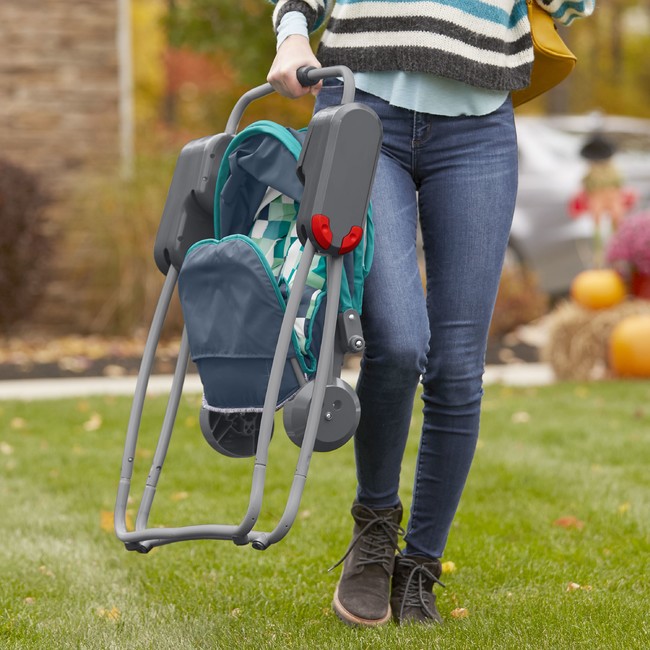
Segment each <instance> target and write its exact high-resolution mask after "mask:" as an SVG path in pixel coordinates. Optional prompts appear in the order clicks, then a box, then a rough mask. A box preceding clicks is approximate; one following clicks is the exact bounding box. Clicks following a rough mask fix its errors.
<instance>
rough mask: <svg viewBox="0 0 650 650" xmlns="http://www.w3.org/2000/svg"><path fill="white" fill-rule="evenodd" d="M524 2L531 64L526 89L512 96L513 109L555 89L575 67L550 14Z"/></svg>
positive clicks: (534, 3) (574, 60)
mask: <svg viewBox="0 0 650 650" xmlns="http://www.w3.org/2000/svg"><path fill="white" fill-rule="evenodd" d="M526 2H527V4H528V19H529V20H530V31H531V33H532V37H533V49H534V51H535V61H534V63H533V70H532V73H531V76H530V85H528V86H527V87H526V88H522V89H521V90H515V91H514V92H513V93H512V104H513V106H520V105H521V104H523V103H524V102H528V101H530V100H531V99H534V98H535V97H537V96H539V95H541V94H542V93H545V92H546V91H547V90H550V89H551V88H553V86H557V84H559V83H560V81H562V80H563V79H565V78H566V77H568V76H569V74H570V73H571V71H572V70H573V68H574V66H575V64H576V57H575V54H574V53H573V52H572V51H571V50H570V49H569V48H568V47H567V46H566V44H565V42H564V41H563V40H562V39H561V38H560V35H559V34H558V32H557V28H556V27H555V23H554V22H553V19H552V18H551V16H550V14H549V13H548V12H546V11H544V9H542V8H541V7H540V6H539V5H538V4H537V2H535V0H526Z"/></svg>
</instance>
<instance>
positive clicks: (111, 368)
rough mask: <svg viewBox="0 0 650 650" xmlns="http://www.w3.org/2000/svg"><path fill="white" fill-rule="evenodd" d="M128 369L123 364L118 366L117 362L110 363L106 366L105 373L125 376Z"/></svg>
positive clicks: (113, 375)
mask: <svg viewBox="0 0 650 650" xmlns="http://www.w3.org/2000/svg"><path fill="white" fill-rule="evenodd" d="M126 373H127V370H126V368H124V367H122V366H118V365H117V364H114V363H112V364H109V365H107V366H106V367H105V368H104V371H103V374H104V375H105V376H106V377H124V375H126Z"/></svg>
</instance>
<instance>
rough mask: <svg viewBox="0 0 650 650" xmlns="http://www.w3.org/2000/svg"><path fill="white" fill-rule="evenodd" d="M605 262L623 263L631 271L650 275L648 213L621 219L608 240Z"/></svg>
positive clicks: (649, 224)
mask: <svg viewBox="0 0 650 650" xmlns="http://www.w3.org/2000/svg"><path fill="white" fill-rule="evenodd" d="M607 261H608V262H611V263H616V262H624V263H626V264H627V265H629V266H630V268H631V270H633V271H638V272H639V273H644V274H650V212H642V213H640V214H635V215H632V216H629V217H627V218H625V219H623V222H622V223H621V225H620V226H619V228H618V230H617V231H616V232H615V233H614V235H613V236H612V239H611V240H610V243H609V246H608V248H607Z"/></svg>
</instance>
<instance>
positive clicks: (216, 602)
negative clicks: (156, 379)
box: [0, 382, 650, 650]
mask: <svg viewBox="0 0 650 650" xmlns="http://www.w3.org/2000/svg"><path fill="white" fill-rule="evenodd" d="M129 407H130V403H129V400H128V399H122V398H98V399H83V400H69V401H51V402H50V401H48V402H33V403H20V402H4V403H0V497H1V501H0V503H1V506H0V508H1V510H0V512H1V513H2V516H1V517H0V538H1V539H2V546H1V547H0V647H1V648H3V649H4V648H6V649H11V648H20V649H21V650H22V649H30V648H38V649H39V650H42V649H50V648H52V649H57V648H98V649H108V648H129V649H131V648H134V649H140V648H156V649H167V648H169V649H171V648H174V649H176V648H218V649H230V648H234V649H238V650H245V649H248V648H251V649H252V648H255V649H265V648H278V649H279V648H327V649H329V648H332V649H338V648H343V649H345V648H350V649H353V648H354V649H356V648H368V649H370V648H372V649H373V650H374V649H375V648H409V649H411V648H413V649H419V648H427V649H431V648H481V649H483V648H517V649H519V648H531V649H535V650H538V649H542V648H549V649H551V648H552V649H554V650H555V649H561V648H571V649H573V648H590V649H592V648H596V649H603V648H606V649H609V648H621V649H622V650H628V649H632V648H649V647H650V614H649V613H648V612H649V607H648V604H649V603H650V580H649V577H648V576H649V575H650V479H649V473H648V465H649V462H648V461H650V383H649V382H603V383H594V384H558V385H554V386H548V387H541V388H528V389H523V388H522V389H516V388H507V387H502V386H490V387H488V388H487V389H486V396H485V402H484V415H483V422H482V432H481V440H480V444H479V448H478V451H477V455H476V460H475V463H474V466H473V468H472V472H471V474H470V478H469V482H468V485H467V489H466V491H465V494H464V496H463V500H462V502H461V507H460V510H459V512H458V515H457V518H456V521H455V525H454V528H453V530H452V533H451V536H450V539H449V544H448V548H447V552H446V556H445V557H444V558H443V560H444V561H446V562H449V563H452V562H453V565H454V567H455V568H454V569H453V570H452V571H448V572H447V573H446V574H445V575H444V576H443V581H444V582H445V583H446V585H447V587H446V589H441V590H440V591H439V607H440V610H441V613H442V615H443V617H444V618H445V621H446V624H445V625H444V626H442V627H434V628H426V627H419V626H418V627H405V628H399V627H397V626H394V625H392V624H391V625H389V626H387V627H385V628H382V629H378V630H356V629H350V628H347V627H345V626H343V625H342V624H341V623H339V621H338V620H337V619H336V617H335V616H334V615H333V613H332V612H331V609H330V601H331V596H332V593H333V591H334V587H335V584H336V581H337V579H338V575H339V571H340V569H336V570H334V571H332V572H328V571H327V568H328V567H329V566H330V565H332V564H334V563H335V562H336V560H338V559H339V557H340V556H341V555H342V554H343V552H344V551H345V548H346V546H347V543H348V541H349V535H350V532H351V520H350V517H349V508H350V505H351V501H352V498H353V493H354V483H355V480H354V465H353V458H352V445H351V444H348V445H346V446H345V447H344V448H342V449H340V450H338V451H336V452H332V453H329V454H316V455H315V456H314V458H313V461H312V466H311V469H310V472H309V477H308V481H307V487H306V490H305V494H304V496H303V500H302V504H301V509H300V514H299V517H298V520H297V521H296V523H295V525H294V527H293V528H292V530H291V532H290V534H289V536H288V537H287V538H286V539H285V540H284V541H283V542H281V543H280V544H277V545H275V546H273V547H271V548H270V549H269V550H267V551H265V552H263V553H260V552H258V551H255V550H253V549H252V548H250V547H243V548H240V547H236V546H235V545H234V544H231V543H229V542H212V541H202V542H185V543H182V544H176V545H171V546H165V547H162V548H159V549H156V550H154V551H153V552H151V553H150V554H148V555H140V554H137V553H128V552H127V551H125V550H124V548H123V546H122V545H121V544H120V543H119V542H118V541H117V539H116V538H115V536H114V534H113V532H112V514H111V513H112V509H113V504H114V499H115V491H116V487H117V481H118V477H119V468H120V463H121V455H122V445H123V435H124V429H125V425H126V421H127V419H128V411H129ZM198 408H199V400H198V397H197V396H188V397H186V398H183V402H182V406H181V412H180V414H179V418H178V423H177V427H176V430H175V434H174V438H173V440H172V446H171V449H170V452H169V456H168V460H167V465H166V467H165V469H164V471H163V475H162V478H161V481H160V484H159V489H158V495H157V502H156V503H155V504H154V509H153V511H152V523H153V524H155V525H156V524H159V525H162V524H164V525H181V524H190V523H191V524H193V523H237V522H238V521H239V519H240V518H241V516H242V515H243V512H244V509H245V505H246V504H247V502H248V490H249V486H250V469H251V462H250V461H249V460H233V459H228V458H223V457H220V456H218V455H217V454H216V453H215V452H213V451H212V449H211V448H210V447H209V446H208V445H207V444H206V443H205V441H204V440H203V438H202V436H201V434H200V432H199V430H198ZM163 410H164V401H163V400H161V399H152V400H151V401H150V402H149V403H148V407H147V410H146V413H145V418H144V421H143V434H142V436H141V438H142V439H141V445H140V449H139V452H138V456H137V458H136V461H137V463H136V477H135V479H136V480H135V481H134V488H135V489H134V492H135V496H136V497H137V496H138V495H139V493H140V490H141V486H143V485H144V479H145V477H146V474H147V472H148V470H149V463H150V460H151V456H152V451H153V449H154V444H155V435H154V434H155V427H156V426H157V423H159V421H160V418H161V414H162V412H163ZM419 411H420V405H419V402H418V404H417V408H416V413H415V415H414V418H413V428H412V436H411V439H410V441H409V447H408V451H407V457H406V460H405V467H404V479H403V488H402V498H403V500H404V502H405V504H408V503H409V497H410V490H411V480H412V475H413V467H414V461H415V453H416V447H417V431H418V428H419V424H420V416H419ZM296 451H297V450H296V449H295V448H294V447H293V445H292V444H291V443H290V442H288V440H287V439H286V436H284V434H283V433H282V431H281V430H280V429H279V427H276V433H275V436H274V440H273V442H272V445H271V457H270V466H269V475H268V480H267V489H266V493H265V502H264V504H265V507H264V513H263V518H262V521H261V522H260V525H259V526H258V528H260V529H266V530H268V529H270V528H271V527H272V526H273V525H274V522H275V521H276V518H277V517H278V516H279V515H280V514H281V512H282V509H283V507H284V498H285V495H286V491H287V487H288V484H289V481H290V479H291V475H292V473H293V464H294V462H295V458H296ZM132 508H133V513H132V516H134V514H135V510H136V509H137V503H134V504H133V506H132ZM447 566H448V567H450V566H451V565H447Z"/></svg>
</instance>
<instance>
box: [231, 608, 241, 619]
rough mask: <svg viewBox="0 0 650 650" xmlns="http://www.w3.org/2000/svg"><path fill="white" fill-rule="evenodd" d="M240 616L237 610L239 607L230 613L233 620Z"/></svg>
mask: <svg viewBox="0 0 650 650" xmlns="http://www.w3.org/2000/svg"><path fill="white" fill-rule="evenodd" d="M240 614H241V609H239V607H235V609H233V610H232V611H231V612H230V615H231V616H232V617H233V618H239V616H240Z"/></svg>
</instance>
